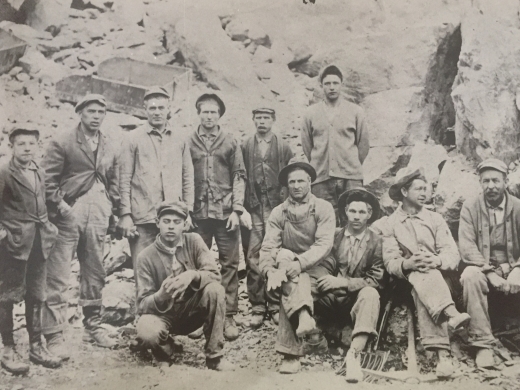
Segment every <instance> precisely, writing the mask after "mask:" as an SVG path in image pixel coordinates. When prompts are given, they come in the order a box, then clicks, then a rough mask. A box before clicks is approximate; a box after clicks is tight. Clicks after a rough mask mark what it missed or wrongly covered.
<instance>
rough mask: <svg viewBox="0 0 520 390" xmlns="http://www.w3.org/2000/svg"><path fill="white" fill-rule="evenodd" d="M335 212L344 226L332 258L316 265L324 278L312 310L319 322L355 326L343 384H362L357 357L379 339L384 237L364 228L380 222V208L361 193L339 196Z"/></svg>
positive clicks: (336, 238)
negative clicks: (369, 340) (350, 323)
mask: <svg viewBox="0 0 520 390" xmlns="http://www.w3.org/2000/svg"><path fill="white" fill-rule="evenodd" d="M338 210H339V213H340V215H341V219H342V220H346V221H347V224H346V226H344V227H342V228H339V229H337V230H336V234H335V237H334V246H333V247H332V252H331V253H332V256H330V257H328V258H327V260H326V261H323V262H321V263H320V264H318V266H317V267H318V268H320V269H321V268H323V270H324V271H325V273H326V275H325V276H322V277H321V278H320V279H318V281H317V289H318V292H319V294H318V295H317V297H318V299H317V300H316V301H315V302H314V307H315V312H316V316H317V317H318V321H320V320H323V321H328V322H334V321H338V320H339V322H340V323H343V324H344V323H346V322H347V321H348V320H351V321H352V322H353V324H354V329H353V330H352V343H351V344H350V349H349V350H348V353H347V356H346V359H345V360H346V366H347V372H346V379H347V382H352V383H356V382H360V381H362V380H363V373H362V371H361V365H360V355H359V353H360V352H362V351H363V349H364V348H365V346H366V343H367V341H368V338H369V337H370V336H377V330H376V329H377V320H378V318H379V306H380V305H379V291H378V290H380V289H381V288H382V287H383V285H384V279H385V274H386V272H385V267H384V264H383V253H382V244H383V243H382V241H383V240H382V237H381V236H379V235H378V234H376V233H375V232H373V231H372V230H370V229H369V227H368V226H369V225H370V224H371V223H372V222H374V221H375V220H376V219H377V218H378V217H379V210H380V207H379V201H378V200H377V198H376V197H375V196H374V195H373V194H371V193H370V192H368V191H367V190H365V189H363V188H359V189H353V190H349V191H346V192H345V193H343V194H342V195H341V196H340V197H339V200H338ZM319 273H321V272H319ZM320 336H321V338H322V339H324V337H323V335H321V334H320ZM325 342H326V341H325Z"/></svg>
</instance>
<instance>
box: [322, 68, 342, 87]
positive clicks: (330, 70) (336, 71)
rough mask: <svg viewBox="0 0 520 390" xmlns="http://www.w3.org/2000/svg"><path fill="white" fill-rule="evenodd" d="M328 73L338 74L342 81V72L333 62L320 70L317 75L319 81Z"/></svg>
mask: <svg viewBox="0 0 520 390" xmlns="http://www.w3.org/2000/svg"><path fill="white" fill-rule="evenodd" d="M330 74H333V75H336V76H338V77H339V78H340V80H341V81H343V72H342V70H341V69H340V68H339V66H337V65H334V64H330V65H327V66H325V67H323V68H322V69H321V70H320V74H319V76H318V77H319V80H320V83H322V82H323V79H324V78H325V76H328V75H330Z"/></svg>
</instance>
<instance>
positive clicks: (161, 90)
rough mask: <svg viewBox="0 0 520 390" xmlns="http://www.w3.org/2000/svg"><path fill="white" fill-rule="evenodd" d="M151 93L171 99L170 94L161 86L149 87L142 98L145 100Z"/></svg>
mask: <svg viewBox="0 0 520 390" xmlns="http://www.w3.org/2000/svg"><path fill="white" fill-rule="evenodd" d="M153 95H158V96H162V97H165V98H166V99H168V100H170V99H171V96H170V94H169V93H168V91H167V90H166V89H164V88H163V87H151V88H150V89H148V90H146V92H145V93H144V97H143V100H146V99H148V98H149V97H151V96H153Z"/></svg>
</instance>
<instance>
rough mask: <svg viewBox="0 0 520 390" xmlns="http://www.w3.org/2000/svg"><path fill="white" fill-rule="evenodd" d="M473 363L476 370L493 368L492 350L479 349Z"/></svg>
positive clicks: (493, 355)
mask: <svg viewBox="0 0 520 390" xmlns="http://www.w3.org/2000/svg"><path fill="white" fill-rule="evenodd" d="M475 363H476V365H477V367H478V368H493V367H495V354H494V353H493V350H492V349H489V348H480V349H479V350H478V351H477V357H476V359H475Z"/></svg>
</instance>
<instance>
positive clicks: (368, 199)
mask: <svg viewBox="0 0 520 390" xmlns="http://www.w3.org/2000/svg"><path fill="white" fill-rule="evenodd" d="M352 202H365V203H367V204H369V205H370V207H372V216H371V217H370V219H369V220H368V223H369V224H371V223H372V222H374V221H375V220H377V219H378V218H379V213H380V211H381V206H380V205H379V200H378V199H377V198H376V196H375V195H374V194H372V193H371V192H369V191H367V190H366V189H364V188H353V189H351V190H348V191H345V192H344V193H342V194H341V195H340V196H339V199H338V212H339V214H340V216H341V217H342V218H344V219H346V217H347V216H346V213H345V208H346V207H347V206H348V205H349V204H351V203H352Z"/></svg>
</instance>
